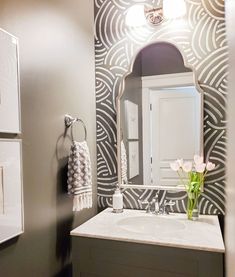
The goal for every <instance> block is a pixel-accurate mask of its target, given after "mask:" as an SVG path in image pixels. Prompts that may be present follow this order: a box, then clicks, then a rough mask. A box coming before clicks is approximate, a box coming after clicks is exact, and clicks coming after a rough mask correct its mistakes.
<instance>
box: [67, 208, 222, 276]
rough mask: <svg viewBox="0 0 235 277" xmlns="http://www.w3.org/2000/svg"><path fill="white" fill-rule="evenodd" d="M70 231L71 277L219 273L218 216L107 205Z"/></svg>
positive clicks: (220, 259)
mask: <svg viewBox="0 0 235 277" xmlns="http://www.w3.org/2000/svg"><path fill="white" fill-rule="evenodd" d="M71 235H72V254H73V271H74V275H73V277H223V255H224V252H225V248H224V243H223V238H222V234H221V230H220V226H219V221H218V217H217V216H211V215H201V216H200V219H199V220H198V221H197V222H193V221H190V220H187V218H186V215H185V214H170V215H167V216H161V215H158V216H156V215H151V214H146V212H145V211H140V210H128V209H124V212H123V213H120V214H115V213H113V212H112V209H111V208H107V209H106V210H104V211H102V212H101V213H99V214H98V215H96V216H94V217H93V218H91V219H90V220H88V221H87V222H85V223H84V224H82V225H81V226H79V227H77V228H76V229H74V230H73V231H71Z"/></svg>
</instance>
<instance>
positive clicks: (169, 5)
mask: <svg viewBox="0 0 235 277" xmlns="http://www.w3.org/2000/svg"><path fill="white" fill-rule="evenodd" d="M163 13H164V18H168V19H172V18H177V17H181V16H184V15H185V14H186V4H185V1H184V0H163Z"/></svg>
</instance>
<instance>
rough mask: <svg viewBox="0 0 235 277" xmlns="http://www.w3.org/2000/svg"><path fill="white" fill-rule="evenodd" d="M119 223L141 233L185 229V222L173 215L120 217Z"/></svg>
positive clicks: (126, 228)
mask: <svg viewBox="0 0 235 277" xmlns="http://www.w3.org/2000/svg"><path fill="white" fill-rule="evenodd" d="M117 225H118V226H119V227H120V228H122V229H124V230H126V231H129V232H135V233H140V234H149V235H150V234H153V235H154V234H162V235H166V234H170V233H173V232H177V231H179V230H183V229H185V224H184V223H183V222H180V221H178V220H176V219H175V218H172V217H171V216H167V217H160V216H157V215H152V216H148V215H145V216H134V217H128V218H123V219H120V220H119V221H118V222H117Z"/></svg>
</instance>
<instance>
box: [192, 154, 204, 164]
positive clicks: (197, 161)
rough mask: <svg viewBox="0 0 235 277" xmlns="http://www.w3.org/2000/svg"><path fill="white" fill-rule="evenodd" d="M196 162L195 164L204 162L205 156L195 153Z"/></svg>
mask: <svg viewBox="0 0 235 277" xmlns="http://www.w3.org/2000/svg"><path fill="white" fill-rule="evenodd" d="M193 159H194V162H195V164H196V165H197V164H202V163H203V157H202V156H199V155H194V158H193Z"/></svg>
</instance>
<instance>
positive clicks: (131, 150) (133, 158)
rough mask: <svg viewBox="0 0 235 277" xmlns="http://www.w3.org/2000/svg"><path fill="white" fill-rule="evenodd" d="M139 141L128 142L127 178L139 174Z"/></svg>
mask: <svg viewBox="0 0 235 277" xmlns="http://www.w3.org/2000/svg"><path fill="white" fill-rule="evenodd" d="M139 173H140V170H139V142H138V141H129V142H128V175H129V179H131V178H134V177H135V176H137V175H139Z"/></svg>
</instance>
